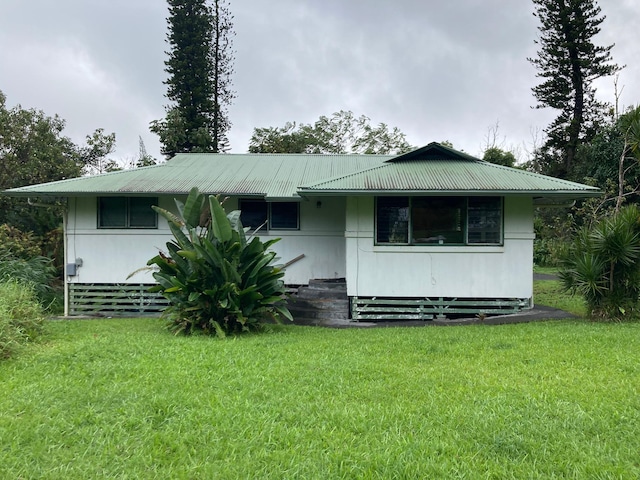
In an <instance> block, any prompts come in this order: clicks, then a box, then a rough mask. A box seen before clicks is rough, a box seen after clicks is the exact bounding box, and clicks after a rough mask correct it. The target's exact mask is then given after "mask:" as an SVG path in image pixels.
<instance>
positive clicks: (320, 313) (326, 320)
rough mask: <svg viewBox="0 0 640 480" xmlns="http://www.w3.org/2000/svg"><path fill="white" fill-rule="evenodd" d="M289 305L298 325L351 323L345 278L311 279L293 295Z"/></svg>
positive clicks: (336, 325)
mask: <svg viewBox="0 0 640 480" xmlns="http://www.w3.org/2000/svg"><path fill="white" fill-rule="evenodd" d="M288 307H289V311H290V312H291V315H292V316H293V321H294V323H296V324H298V325H318V326H327V327H339V326H348V325H349V324H350V323H351V321H350V320H349V297H347V284H346V282H345V280H344V279H314V280H310V281H309V285H304V286H301V287H299V288H298V291H297V293H295V294H293V295H291V297H290V298H289V303H288Z"/></svg>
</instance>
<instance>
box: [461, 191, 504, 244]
mask: <svg viewBox="0 0 640 480" xmlns="http://www.w3.org/2000/svg"><path fill="white" fill-rule="evenodd" d="M468 217H469V220H468V223H469V226H468V242H469V243H484V244H500V243H502V199H501V198H500V197H471V198H469V214H468Z"/></svg>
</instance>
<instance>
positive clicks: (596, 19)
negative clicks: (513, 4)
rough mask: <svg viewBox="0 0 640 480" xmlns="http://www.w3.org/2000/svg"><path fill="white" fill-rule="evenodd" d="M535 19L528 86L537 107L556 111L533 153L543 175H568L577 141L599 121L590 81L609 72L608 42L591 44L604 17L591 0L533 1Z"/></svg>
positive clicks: (591, 133) (611, 66)
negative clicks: (533, 81)
mask: <svg viewBox="0 0 640 480" xmlns="http://www.w3.org/2000/svg"><path fill="white" fill-rule="evenodd" d="M533 3H534V5H535V6H536V13H535V15H536V16H537V17H538V19H539V21H540V26H539V27H538V29H539V31H540V36H539V38H538V40H536V43H537V44H538V45H539V47H540V49H539V51H538V52H537V53H538V55H537V57H536V58H530V59H529V61H530V62H531V63H532V64H533V65H534V66H535V67H536V68H537V70H538V74H537V76H538V77H540V79H541V83H540V84H539V85H536V86H535V87H533V94H534V96H535V98H536V100H537V101H538V105H537V107H538V108H547V107H548V108H553V109H555V110H559V114H558V117H557V118H556V119H555V120H554V122H553V123H552V124H551V125H550V126H549V127H548V128H547V129H546V134H547V141H546V143H545V146H544V148H543V149H542V150H541V151H540V152H538V155H539V156H541V157H543V158H541V159H538V161H539V162H540V163H541V164H543V165H544V166H545V171H544V173H548V174H552V175H558V176H562V177H566V176H567V175H568V174H570V172H571V170H572V168H573V165H574V161H575V157H576V152H577V149H578V147H579V145H580V144H581V143H583V142H585V141H587V142H588V141H589V140H590V139H592V138H593V137H594V136H595V134H596V133H597V132H598V130H599V128H600V124H601V123H602V120H603V107H604V106H603V105H602V104H601V103H599V102H598V101H597V100H596V98H595V88H594V87H593V81H594V80H596V79H598V78H601V77H604V76H609V75H613V74H615V73H616V72H617V71H619V70H620V67H619V66H618V65H616V64H614V63H612V61H611V49H612V47H613V45H609V46H606V47H603V46H597V45H595V44H594V37H595V36H596V35H597V34H598V33H599V32H600V25H601V24H602V22H603V21H604V19H605V17H604V15H602V16H601V15H600V13H601V10H600V7H599V6H597V2H596V1H595V0H568V1H564V0H563V1H558V0H533Z"/></svg>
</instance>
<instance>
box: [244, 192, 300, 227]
mask: <svg viewBox="0 0 640 480" xmlns="http://www.w3.org/2000/svg"><path fill="white" fill-rule="evenodd" d="M239 209H240V221H241V222H242V225H243V226H245V227H250V228H251V229H252V230H255V229H256V228H258V227H260V226H261V225H263V224H265V222H266V228H267V229H269V230H299V229H300V203H299V202H266V201H264V200H256V199H240V201H239Z"/></svg>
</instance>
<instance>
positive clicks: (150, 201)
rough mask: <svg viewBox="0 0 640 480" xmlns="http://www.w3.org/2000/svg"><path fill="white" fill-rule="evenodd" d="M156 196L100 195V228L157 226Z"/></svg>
mask: <svg viewBox="0 0 640 480" xmlns="http://www.w3.org/2000/svg"><path fill="white" fill-rule="evenodd" d="M157 204H158V199H157V198H156V197H100V198H99V199H98V227H99V228H157V227H158V215H157V214H156V212H155V211H154V210H153V209H152V208H151V206H152V205H157Z"/></svg>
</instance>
